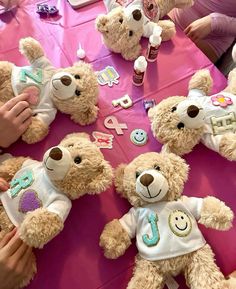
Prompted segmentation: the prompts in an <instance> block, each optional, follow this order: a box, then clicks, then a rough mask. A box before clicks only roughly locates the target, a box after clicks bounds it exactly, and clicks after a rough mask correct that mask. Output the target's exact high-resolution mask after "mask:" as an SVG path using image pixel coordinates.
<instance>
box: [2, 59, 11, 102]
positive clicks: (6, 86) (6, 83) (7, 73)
mask: <svg viewBox="0 0 236 289" xmlns="http://www.w3.org/2000/svg"><path fill="white" fill-rule="evenodd" d="M12 68H13V64H12V63H10V62H8V61H0V101H1V102H2V103H5V102H7V101H8V100H10V99H11V98H12V97H13V96H14V93H13V90H12V86H11V72H12Z"/></svg>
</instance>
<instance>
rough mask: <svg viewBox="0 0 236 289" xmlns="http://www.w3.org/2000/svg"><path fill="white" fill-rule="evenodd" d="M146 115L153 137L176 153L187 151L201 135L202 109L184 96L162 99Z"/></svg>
mask: <svg viewBox="0 0 236 289" xmlns="http://www.w3.org/2000/svg"><path fill="white" fill-rule="evenodd" d="M148 116H149V119H150V121H151V129H152V132H153V135H154V137H155V138H156V139H157V140H158V141H159V142H160V143H162V144H165V145H167V147H168V149H169V150H170V151H171V152H173V153H175V154H177V155H183V154H186V153H189V152H190V151H191V150H192V149H193V147H194V146H195V145H196V144H198V143H199V142H200V140H201V137H202V135H203V129H204V118H205V112H204V109H203V108H202V107H201V105H200V104H199V103H197V102H196V101H194V100H190V99H187V98H186V97H184V96H173V97H168V98H167V99H164V100H162V101H161V102H160V103H159V104H157V105H156V106H155V107H153V108H151V109H149V111H148Z"/></svg>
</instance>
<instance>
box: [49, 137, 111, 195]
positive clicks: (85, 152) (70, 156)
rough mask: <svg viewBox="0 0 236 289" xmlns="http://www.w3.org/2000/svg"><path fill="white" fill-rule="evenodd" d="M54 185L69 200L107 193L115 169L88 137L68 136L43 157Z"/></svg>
mask: <svg viewBox="0 0 236 289" xmlns="http://www.w3.org/2000/svg"><path fill="white" fill-rule="evenodd" d="M43 163H44V167H45V170H46V173H47V175H48V177H49V179H50V180H51V181H52V183H53V184H54V185H55V186H56V187H57V188H58V189H60V191H62V192H64V193H65V194H66V195H67V196H68V197H69V198H70V199H72V200H74V199H78V198H79V197H81V196H82V195H85V194H98V193H100V192H102V191H105V190H106V189H107V188H108V187H109V186H110V185H111V182H112V176H113V173H112V168H111V166H110V164H109V163H108V162H107V161H106V160H105V159H104V157H103V154H102V153H101V152H100V150H99V148H98V147H97V146H96V145H95V144H94V143H92V142H91V141H90V139H89V136H88V135H87V134H85V133H72V134H69V135H67V136H66V137H65V138H64V139H63V140H62V141H61V142H60V144H59V145H58V146H55V147H52V148H50V149H49V150H48V151H47V152H46V153H45V154H44V157H43Z"/></svg>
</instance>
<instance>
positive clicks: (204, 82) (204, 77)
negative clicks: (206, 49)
mask: <svg viewBox="0 0 236 289" xmlns="http://www.w3.org/2000/svg"><path fill="white" fill-rule="evenodd" d="M212 83H213V81H212V78H211V75H210V72H209V70H208V69H201V70H199V71H197V72H196V73H195V74H194V75H193V76H192V78H191V79H190V82H189V87H188V88H189V90H191V89H198V90H201V91H202V92H204V94H205V95H207V94H209V92H210V90H211V88H212Z"/></svg>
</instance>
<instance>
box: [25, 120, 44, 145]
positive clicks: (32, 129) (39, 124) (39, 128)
mask: <svg viewBox="0 0 236 289" xmlns="http://www.w3.org/2000/svg"><path fill="white" fill-rule="evenodd" d="M48 131H49V127H48V125H47V124H46V123H45V122H43V121H42V120H41V119H40V118H38V117H36V116H33V117H32V122H31V124H30V125H29V127H28V128H27V130H26V131H25V132H24V133H23V135H22V140H23V141H25V142H26V143H28V144H33V143H36V142H39V141H41V140H42V139H43V138H44V137H45V136H46V135H47V134H48Z"/></svg>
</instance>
